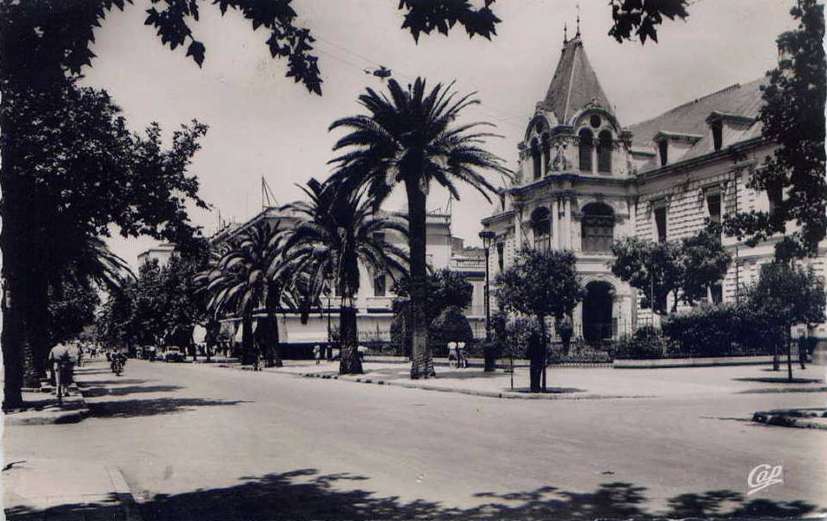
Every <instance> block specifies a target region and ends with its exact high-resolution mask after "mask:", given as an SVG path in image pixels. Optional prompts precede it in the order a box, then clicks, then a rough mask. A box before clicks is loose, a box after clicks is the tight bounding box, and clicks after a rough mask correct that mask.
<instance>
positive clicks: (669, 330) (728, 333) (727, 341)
mask: <svg viewBox="0 0 827 521" xmlns="http://www.w3.org/2000/svg"><path fill="white" fill-rule="evenodd" d="M741 315H742V314H741V313H739V310H738V309H737V307H736V306H735V305H732V304H720V305H701V306H698V307H695V308H693V309H692V310H691V311H688V312H686V313H679V314H676V315H672V316H670V317H668V318H667V319H666V320H665V321H664V322H663V333H664V334H665V335H666V336H668V337H669V338H671V339H672V340H674V341H676V342H677V343H678V344H679V345H680V351H681V353H683V354H686V355H688V356H696V357H704V356H728V355H731V354H732V352H733V342H735V341H736V340H737V339H738V337H737V334H738V332H739V330H741V329H742V328H741V327H740V326H741V324H740V321H741V319H742V316H741Z"/></svg>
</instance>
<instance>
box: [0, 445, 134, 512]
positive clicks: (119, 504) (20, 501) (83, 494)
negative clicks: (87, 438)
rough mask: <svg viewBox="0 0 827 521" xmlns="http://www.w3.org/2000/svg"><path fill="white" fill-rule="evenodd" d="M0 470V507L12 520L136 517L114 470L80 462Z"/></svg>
mask: <svg viewBox="0 0 827 521" xmlns="http://www.w3.org/2000/svg"><path fill="white" fill-rule="evenodd" d="M10 464H11V465H12V466H11V468H9V469H8V470H5V471H3V473H2V478H3V508H4V511H5V513H6V519H9V520H14V521H35V520H37V521H41V520H47V519H48V520H49V521H69V520H72V521H74V520H79V519H83V520H98V519H100V520H104V519H106V520H112V521H121V520H123V521H139V520H140V519H141V517H140V515H139V514H138V509H137V506H136V504H135V501H134V499H133V497H132V494H131V493H130V491H129V487H128V486H127V484H126V481H124V479H123V476H122V475H121V473H120V471H119V470H118V469H116V468H113V467H107V466H104V465H102V464H100V463H95V462H89V461H80V460H62V459H61V460H55V459H31V460H26V461H20V462H14V461H9V462H8V463H6V465H7V466H8V465H10Z"/></svg>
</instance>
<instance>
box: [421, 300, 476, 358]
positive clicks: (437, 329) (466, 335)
mask: <svg viewBox="0 0 827 521" xmlns="http://www.w3.org/2000/svg"><path fill="white" fill-rule="evenodd" d="M473 341H474V332H473V331H472V330H471V324H469V323H468V319H467V318H465V315H464V314H463V312H462V310H461V309H460V308H458V307H457V306H449V307H447V308H445V309H444V310H443V311H442V313H440V314H439V316H437V317H436V318H435V319H434V321H433V322H431V329H430V337H429V343H430V345H431V352H432V353H433V354H434V355H435V356H445V355H447V354H448V342H465V344H466V348H467V347H468V346H470V344H471V342H473Z"/></svg>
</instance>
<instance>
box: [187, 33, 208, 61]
mask: <svg viewBox="0 0 827 521" xmlns="http://www.w3.org/2000/svg"><path fill="white" fill-rule="evenodd" d="M205 51H206V49H205V48H204V44H203V43H201V42H199V41H198V40H193V41H192V43H191V44H190V46H189V48H188V49H187V56H192V59H193V60H195V63H197V64H198V66H199V67H201V64H202V63H204V52H205Z"/></svg>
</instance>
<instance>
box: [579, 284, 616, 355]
mask: <svg viewBox="0 0 827 521" xmlns="http://www.w3.org/2000/svg"><path fill="white" fill-rule="evenodd" d="M613 306H614V287H613V286H612V285H611V284H609V283H608V282H605V281H602V280H597V281H592V282H589V283H588V284H586V297H585V298H584V299H583V339H584V340H585V341H586V342H589V343H593V342H600V341H601V340H606V339H610V338H612V336H613V332H614V323H613V320H612V311H613V309H612V308H613Z"/></svg>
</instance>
